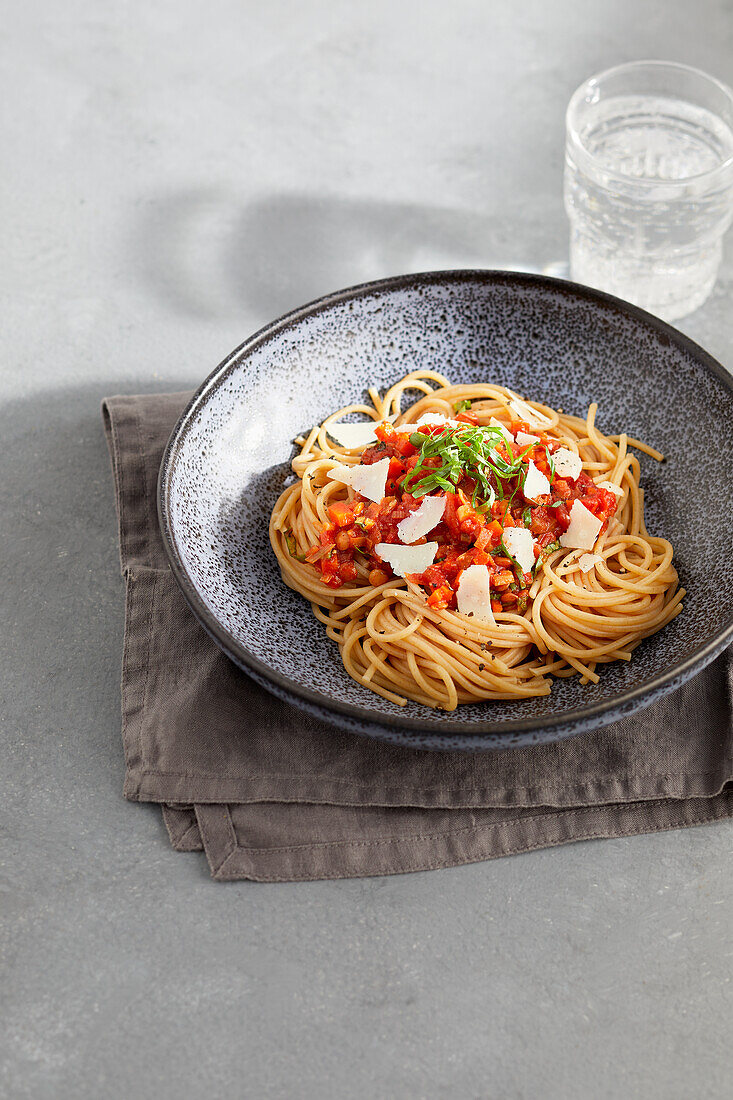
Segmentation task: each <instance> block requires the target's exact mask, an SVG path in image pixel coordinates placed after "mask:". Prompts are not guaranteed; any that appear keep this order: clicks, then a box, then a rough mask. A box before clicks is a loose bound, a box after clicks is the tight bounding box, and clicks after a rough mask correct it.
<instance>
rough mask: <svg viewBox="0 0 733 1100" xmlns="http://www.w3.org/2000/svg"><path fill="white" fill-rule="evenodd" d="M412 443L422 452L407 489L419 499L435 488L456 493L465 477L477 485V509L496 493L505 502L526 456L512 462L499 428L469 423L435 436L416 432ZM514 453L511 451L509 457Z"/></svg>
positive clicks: (407, 480)
mask: <svg viewBox="0 0 733 1100" xmlns="http://www.w3.org/2000/svg"><path fill="white" fill-rule="evenodd" d="M410 442H411V443H412V445H413V446H414V447H418V448H419V450H420V457H419V459H418V462H417V464H416V465H415V467H414V469H412V470H411V471H410V472H409V473H408V474H407V475H406V477H405V478H404V479H403V481H402V487H403V489H405V490H407V491H409V492H410V493H412V495H413V496H415V497H421V496H424V495H425V494H426V493H430V492H432V491H433V490H434V489H438V488H440V489H445V490H446V491H448V492H451V491H453V490H454V489H455V488H456V487H457V485H458V483H459V482H460V481H461V479H462V478H464V477H469V478H470V479H471V480H472V481H474V482H475V483H476V489H475V491H474V494H473V498H474V506H476V505H477V504H479V502H480V500H481V498H483V499H484V500H485V501H486V500H489V499H491V496H492V494H495V495H496V496H498V497H499V498H500V499H501V500H503V499H504V498H505V496H506V489H507V488H508V486H507V484H506V483H507V482H509V481H511V480H512V479H513V478H515V477H517V475H518V474H519V473H520V471H521V467H522V457H523V456H524V455H525V454H526V450H525V451H524V452H523V453H522V455H520V456H519V457H518V458H514V457H513V456H512V457H511V458H510V459H507V458H505V457H504V455H503V454H501V453H500V451H499V447H501V446H502V444H505V439H504V436H503V434H502V432H501V431H500V429H499V428H492V427H478V426H472V425H470V424H466V426H465V427H460V428H456V427H447V428H444V429H443V431H441V432H438V433H436V434H435V435H427V434H424V433H422V432H414V433H413V434H412V435H411V436H410ZM510 453H511V452H509V451H507V454H510ZM436 460H437V464H436ZM518 488H519V486H518V485H517V486H515V488H514V492H513V493H512V495H511V498H510V501H511V500H513V499H514V496H515V494H516V492H517V489H518Z"/></svg>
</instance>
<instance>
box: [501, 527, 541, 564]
mask: <svg viewBox="0 0 733 1100" xmlns="http://www.w3.org/2000/svg"><path fill="white" fill-rule="evenodd" d="M502 538H503V540H504V545H505V546H506V548H507V550H508V551H509V553H510V554H511V556H512V557H513V558H514V560H515V562H516V563H517V565H518V566H519V568H520V569H521V570H522V572H523V573H531V572H532V569H533V568H534V561H535V558H534V539H533V538H532V532H531V531H528V530H527V528H526V527H507V528H506V529H505V530H504V532H503V535H502Z"/></svg>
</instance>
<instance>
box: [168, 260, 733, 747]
mask: <svg viewBox="0 0 733 1100" xmlns="http://www.w3.org/2000/svg"><path fill="white" fill-rule="evenodd" d="M471 282H474V283H479V284H483V285H515V286H520V287H523V288H531V287H539V288H544V289H548V290H556V291H561V292H565V293H566V294H570V295H571V296H573V297H575V298H576V299H581V300H584V301H587V302H591V303H593V304H595V305H598V306H603V307H605V308H606V309H610V310H611V311H612V312H614V313H622V314H624V315H626V316H630V317H632V318H634V319H635V320H636V321H638V322H641V323H642V324H643V325H644V326H646V327H647V328H651V329H652V330H654V331H655V332H656V334H657V335H659V336H662V337H664V338H665V340H666V341H668V342H669V343H671V344H674V345H676V346H677V347H678V348H680V349H681V350H683V351H685V352H687V353H688V354H690V355H691V356H692V357H693V358H694V359H695V361H696V362H697V364H698V365H699V366H700V367H701V368H702V369H704V370H706V371H707V372H708V373H709V374H712V375H713V376H714V377H715V378H716V379H717V380H718V381H719V382H720V383H721V384H722V385H723V387H724V388H725V389H727V390H728V391H729V392H730V394H731V397H732V398H733V376H731V375H730V374H729V373H728V371H726V370H725V368H724V367H723V366H722V365H721V364H720V363H719V362H718V361H717V360H716V359H714V358H713V356H712V355H710V353H709V352H707V351H706V350H705V349H704V348H702V347H701V346H700V345H699V344H697V343H695V341H693V340H691V339H690V338H689V337H688V336H686V335H685V334H684V333H682V332H680V331H679V330H678V329H675V328H673V327H672V326H671V325H669V324H667V323H666V322H665V321H662V320H661V319H660V318H658V317H655V316H654V315H653V314H651V313H648V312H647V311H646V310H643V309H641V308H640V307H638V306H635V305H632V304H631V303H630V302H625V301H623V300H622V299H620V298H617V297H615V296H613V295H611V294H607V293H606V292H605V291H601V290H596V289H595V288H592V287H586V286H583V285H582V284H579V283H574V282H571V281H570V280H568V279H558V278H554V277H550V276H547V275H537V274H534V273H529V272H526V273H525V272H518V271H503V270H500V269H482V268H478V269H474V268H459V269H449V270H445V271H427V272H418V273H415V274H405V275H396V276H391V277H388V278H384V279H376V280H373V281H370V282H365V283H358V284H356V285H354V286H351V287H346V288H344V289H343V290H337V291H333V292H331V293H329V294H325V295H323V296H321V297H319V298H315V299H313V300H312V301H310V302H307V303H306V304H305V305H303V306H299V307H298V308H297V309H294V310H291V311H290V312H288V313H285V314H283V315H282V316H281V317H278V318H276V319H275V320H273V321H270V322H269V323H268V324H266V325H264V326H263V327H262V328H260V329H258V330H257V331H256V332H254V333H253V334H252V335H251V336H249V337H248V338H247V339H246V340H244V341H242V343H241V344H239V345H238V346H237V347H236V348H235V349H234V350H233V351H232V352H231V353H230V354H229V355H228V356H227V357H226V358H225V359H223V360H222V361H221V363H219V365H218V366H217V367H215V368H214V369H213V370H212V371H211V373H210V374H209V375H208V376H207V377H206V378H205V379H204V381H203V382H202V383H201V385H200V386H199V388H198V389H197V390H196V392H195V393H194V394H193V396H192V397H191V399H190V400H189V402H188V403H187V405H186V407H185V408H184V410H183V412H182V413H181V415H180V416H179V418H178V420H177V421H176V424H175V426H174V428H173V430H172V432H171V434H170V437H169V439H168V442H167V444H166V447H165V450H164V452H163V457H162V461H161V464H160V468H159V472H158V482H157V506H158V521H159V525H160V531H161V535H162V537H163V543H164V546H165V549H166V553H167V555H168V560H169V562H170V566H171V571H172V573H173V576H174V577H175V579H176V581H177V583H178V585H179V586H180V588H181V591H182V593H183V595H184V597H185V598H186V601H187V603H188V604H189V606H190V608H191V610H192V611H193V613H194V614H195V616H196V618H197V619H198V620H199V622H200V623H201V625H202V626H203V627H204V628H205V629H206V631H207V633H208V634H209V635H210V636H211V637H212V639H213V640H214V641H215V642H216V643H217V645H218V646H219V647H220V648H221V649H222V650H223V651H224V653H226V654H227V656H228V657H229V658H230V659H232V660H233V661H234V662H235V664H237V665H238V666H239V667H240V668H242V669H243V670H244V671H245V672H248V673H250V674H251V675H252V677H253V679H255V680H256V682H258V683H260V684H262V685H263V686H265V687H267V688H268V689H270V690H272V691H273V692H274V694H275V695H277V696H278V697H279V698H281V699H285V700H286V701H288V702H291V703H294V704H295V705H297V706H299V707H301V708H303V709H305V710H307V711H309V712H310V713H312V714H317V715H319V716H321V717H327V718H328V719H329V720H330V721H331V722H335V723H337V722H338V719H339V718H341V719H344V720H345V723H346V724H347V725H348V726H349V728H351V729H358V730H359V731H360V732H363V733H366V734H368V735H371V736H378V737H379V736H384V735H385V734H387V735H388V736H389V737H390V738H391V739H393V740H402V741H403V743H405V744H409V743H411V742H410V739H409V733H412V734H420V735H421V742H422V744H423V745H424V746H428V742H431V743H432V744H431V745H430V746H429V747H435V748H440V747H443V748H450V745H448V744H446V742H447V741H448V740H449V739H450V738H451V737H456V736H464V737H468V738H470V739H472V740H473V739H474V738H475V739H476V747H477V748H496V747H501V746H500V744H499V742H501V741H502V740H508V739H510V738H511V739H513V740H512V744H516V743H517V742H516V738H517V737H521V736H522V735H533V736H534V740H535V741H537V740H538V739H542V740H545V741H550V740H559V739H560V738H563V737H567V736H573V735H574V734H577V733H581V732H583V731H584V730H589V729H593V728H597V727H598V726H601V725H605V724H607V723H608V722H611V721H613V720H615V718H617V717H619V716H620V715H622V714H623V715H627V714H630V713H633V712H634V711H637V710H640V709H642V708H643V707H644V706H645V705H647V704H649V703H651V702H652V701H653V700H654V699H655V698H658V697H659V696H660V695H663V694H667V693H668V692H670V691H673V690H674V689H675V688H676V687H678V686H679V685H680V684H681V683H682V682H684V681H685V680H687V679H689V678H690V677H691V676H693V675H694V674H695V673H696V672H698V671H700V670H701V669H702V668H703V667H704V666H705V665H706V664H708V663H710V661H712V660H714V658H715V657H717V656H718V654H719V653H721V652H722V650H723V649H724V648H725V645H726V644H727V643H728V642H729V641H730V640H731V639H733V614H732V615H731V617H730V619H729V621H728V623H727V624H726V625H725V626H724V627H723V629H722V630H719V631H717V632H716V634H715V635H714V636H713V637H712V638H710V639H709V640H708V641H707V642H705V643H703V644H702V645H700V646H698V647H697V648H696V649H695V650H694V651H693V653H692V654H690V655H689V656H688V657H687V658H686V659H685V660H684V661H681V662H677V663H674V664H672V665H671V666H670V667H668V668H667V669H666V670H665V671H664V672H663V673H660V674H659V675H657V676H654V677H653V678H652V679H650V680H645V681H643V682H642V683H641V684H637V685H635V686H633V687H630V688H628V689H627V690H626V691H624V692H622V693H620V694H619V695H616V696H613V697H612V698H610V699H609V698H606V699H601V700H597V701H596V702H593V703H589V704H587V705H585V706H582V707H579V708H574V709H572V710H568V711H563V712H559V713H557V714H554V715H553V714H549V715H547V716H544V717H543V718H541V719H539V720H538V719H537V718H516V719H512V718H508V719H504V720H502V721H501V722H492V721H491V720H487V721H485V722H483V721H482V722H480V723H476V722H474V723H471V725H470V726H469V725H467V724H466V723H461V722H460V721H455V720H454V719H453V715H454V714H460V710H459V711H457V712H452V713H450V714H449V713H448V712H444V711H437V712H433V711H430V712H429V713H428V714H426V715H425V717H422V716H420V717H411V716H407V715H405V716H404V717H402V716H401V715H391V714H375V713H374V712H373V711H371V710H370V709H369V707H368V706H360V705H357V704H354V703H348V702H344V701H342V700H339V699H337V698H336V697H335V696H329V695H326V694H324V693H322V692H320V691H316V690H313V689H312V688H309V687H307V686H304V685H301V684H299V683H298V682H297V681H295V680H293V679H291V678H290V677H289V676H287V675H285V674H284V673H281V672H279V671H278V670H276V669H273V668H271V667H270V666H269V665H268V664H266V663H265V662H264V661H262V660H260V658H259V657H257V656H256V655H255V654H254V653H252V652H251V651H250V650H249V649H248V648H247V647H246V646H245V645H243V644H242V643H241V642H239V641H238V640H237V639H236V638H234V637H233V636H232V635H231V634H230V633H229V631H227V630H226V629H225V628H224V627H223V626H222V625H221V624H220V622H219V621H218V619H217V618H216V616H215V615H213V614H212V612H211V611H210V610H209V608H208V607H207V606H206V604H205V603H204V601H203V599H202V598H201V597H200V596H199V594H198V591H197V589H196V587H195V585H194V584H193V582H192V580H191V579H190V577H189V575H188V572H187V570H186V567H185V565H184V563H183V560H182V558H181V556H180V554H179V551H178V547H177V543H176V536H175V532H174V528H173V523H172V520H171V512H170V507H169V490H170V482H171V473H172V468H173V463H174V460H175V457H176V454H177V452H178V451H179V450H180V448H181V446H182V443H183V441H184V439H185V437H186V435H187V433H188V430H189V428H190V427H191V425H192V423H193V419H194V416H195V414H196V413H197V411H198V410H199V408H200V407H201V406H202V405H203V403H204V400H205V398H206V397H207V395H208V394H209V393H210V392H212V391H213V390H214V389H215V388H218V387H219V386H220V385H221V384H222V383H223V382H224V381H225V380H226V378H227V376H228V375H229V373H230V372H231V371H232V370H233V369H235V368H237V367H239V366H240V365H241V363H242V361H243V360H246V357H247V356H248V355H250V354H251V353H252V352H253V351H254V350H256V349H257V348H259V347H261V346H262V345H264V344H267V343H268V342H269V341H271V340H272V339H274V338H275V337H276V336H278V335H279V334H281V333H282V332H284V331H286V330H288V329H291V328H294V327H295V326H296V325H298V324H299V323H300V322H302V321H303V320H305V319H306V318H308V317H312V316H315V315H317V314H319V313H322V312H324V311H325V310H328V309H330V308H332V307H334V306H337V305H341V304H343V303H345V302H348V301H352V300H354V299H358V298H368V297H372V296H374V295H375V294H379V293H384V292H390V291H395V290H403V289H413V290H414V289H417V288H418V287H420V286H430V285H433V284H436V283H442V284H460V283H471ZM314 622H315V620H314ZM436 714H437V715H439V717H438V718H436V717H435V715H436ZM452 719H453V720H452ZM408 731H409V733H408ZM540 733H541V734H542V737H541V738H538V736H537V735H538V734H540ZM401 734H402V735H404V736H402V737H401V736H400V735H401ZM489 739H490V740H489Z"/></svg>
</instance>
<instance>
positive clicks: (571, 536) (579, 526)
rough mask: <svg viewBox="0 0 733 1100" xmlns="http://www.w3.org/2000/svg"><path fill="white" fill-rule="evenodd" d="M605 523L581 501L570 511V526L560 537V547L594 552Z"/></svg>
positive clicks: (574, 504) (576, 501) (575, 503)
mask: <svg viewBox="0 0 733 1100" xmlns="http://www.w3.org/2000/svg"><path fill="white" fill-rule="evenodd" d="M602 526H603V521H602V520H600V519H597V518H596V517H595V516H594V515H593V513H592V512H589V511H588V509H587V508H586V507H585V505H584V504H581V503H580V501H579V500H574V501H573V506H572V508H571V509H570V526H569V527H568V529H567V531H565V533H564V534H562V535H560V545H561V546H566V547H568V549H570V550H592V549H593V546H594V545H595V541H596V539H597V538H598V533H599V531H600V530H601V527H602Z"/></svg>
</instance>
